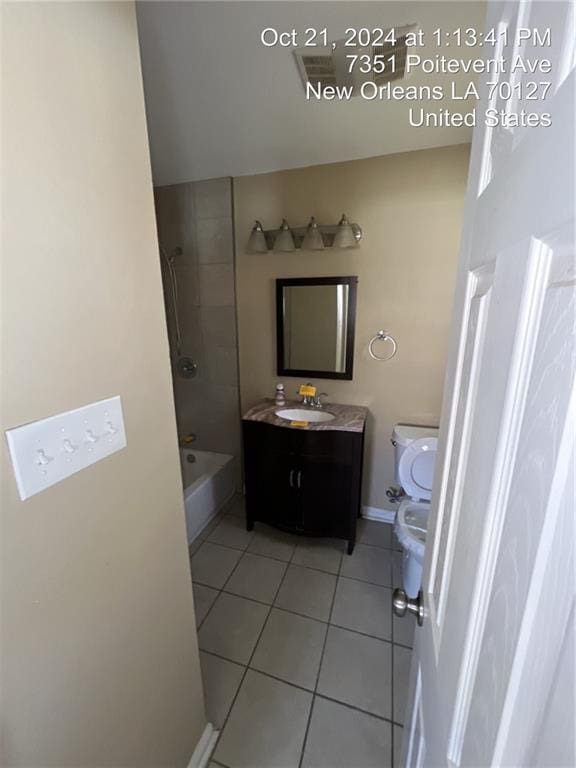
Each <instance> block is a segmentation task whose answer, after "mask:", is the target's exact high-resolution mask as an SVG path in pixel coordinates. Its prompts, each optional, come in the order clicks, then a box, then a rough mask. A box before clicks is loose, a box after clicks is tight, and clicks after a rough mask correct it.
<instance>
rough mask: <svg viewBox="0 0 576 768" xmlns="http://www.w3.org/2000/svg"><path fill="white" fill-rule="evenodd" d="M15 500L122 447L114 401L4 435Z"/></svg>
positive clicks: (119, 410) (119, 405)
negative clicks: (16, 494) (15, 495)
mask: <svg viewBox="0 0 576 768" xmlns="http://www.w3.org/2000/svg"><path fill="white" fill-rule="evenodd" d="M6 438H7V440H8V447H9V449H10V457H11V459H12V466H13V468H14V475H15V477H16V484H17V486H18V491H19V493H20V498H21V499H27V498H29V497H30V496H33V495H34V494H35V493H39V492H40V491H43V490H44V489H45V488H48V487H50V486H51V485H54V484H55V483H59V482H60V481H61V480H64V479H65V478H67V477H69V476H70V475H73V474H74V473H76V472H79V471H80V470H81V469H85V468H86V467H89V466H90V465H91V464H95V463H96V462H97V461H100V459H103V458H105V457H106V456H110V454H112V453H116V451H119V450H121V449H122V448H125V447H126V433H125V431H124V416H123V414H122V402H121V400H120V397H119V396H118V397H111V398H109V399H108V400H100V402H98V403H91V404H90V405H85V406H84V407H83V408H77V409H76V410H74V411H67V412H66V413H59V414H58V415H57V416H50V417H49V418H47V419H42V420H41V421H33V422H31V423H30V424H24V425H23V426H21V427H15V428H14V429H9V430H8V431H7V432H6Z"/></svg>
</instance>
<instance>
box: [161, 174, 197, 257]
mask: <svg viewBox="0 0 576 768" xmlns="http://www.w3.org/2000/svg"><path fill="white" fill-rule="evenodd" d="M154 200H155V204H156V221H157V226H158V239H159V240H160V245H161V246H162V247H163V248H164V250H165V251H166V253H167V254H168V255H171V254H172V253H173V252H174V249H175V248H181V249H182V251H183V253H182V257H177V258H179V260H180V261H188V260H190V259H193V258H194V257H195V253H196V227H195V219H196V204H195V191H194V184H192V183H190V184H174V185H172V186H169V187H156V188H155V190H154Z"/></svg>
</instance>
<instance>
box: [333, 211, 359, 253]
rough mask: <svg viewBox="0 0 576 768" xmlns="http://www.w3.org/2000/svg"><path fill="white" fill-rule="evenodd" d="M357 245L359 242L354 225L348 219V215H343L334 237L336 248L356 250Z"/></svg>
mask: <svg viewBox="0 0 576 768" xmlns="http://www.w3.org/2000/svg"><path fill="white" fill-rule="evenodd" d="M356 245H357V242H356V237H355V235H354V230H353V229H352V225H351V224H350V222H349V221H348V219H347V218H346V214H345V213H343V214H342V218H341V219H340V221H339V222H338V229H337V231H336V236H335V237H334V248H355V247H356Z"/></svg>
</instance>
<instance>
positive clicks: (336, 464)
mask: <svg viewBox="0 0 576 768" xmlns="http://www.w3.org/2000/svg"><path fill="white" fill-rule="evenodd" d="M243 437H244V473H245V486H246V516H247V526H248V529H249V530H251V529H252V528H253V526H254V523H255V522H256V521H259V522H263V523H269V524H270V525H274V526H276V527H278V528H281V529H282V530H285V531H291V532H294V533H300V534H305V535H310V536H330V537H334V538H340V539H346V540H347V541H348V554H351V553H352V550H353V549H354V544H355V541H356V520H357V518H358V516H359V514H360V504H361V483H362V454H363V444H364V432H363V431H362V432H346V431H337V430H318V431H313V430H307V429H298V428H288V427H278V426H274V425H271V424H264V423H258V422H256V421H244V422H243Z"/></svg>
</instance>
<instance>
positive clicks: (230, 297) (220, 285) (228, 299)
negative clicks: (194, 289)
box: [198, 264, 234, 307]
mask: <svg viewBox="0 0 576 768" xmlns="http://www.w3.org/2000/svg"><path fill="white" fill-rule="evenodd" d="M198 271H199V276H200V303H201V304H202V306H205V307H230V306H232V305H233V304H234V268H233V266H232V264H201V265H200V266H199V267H198Z"/></svg>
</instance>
